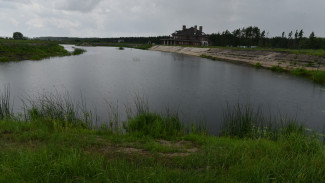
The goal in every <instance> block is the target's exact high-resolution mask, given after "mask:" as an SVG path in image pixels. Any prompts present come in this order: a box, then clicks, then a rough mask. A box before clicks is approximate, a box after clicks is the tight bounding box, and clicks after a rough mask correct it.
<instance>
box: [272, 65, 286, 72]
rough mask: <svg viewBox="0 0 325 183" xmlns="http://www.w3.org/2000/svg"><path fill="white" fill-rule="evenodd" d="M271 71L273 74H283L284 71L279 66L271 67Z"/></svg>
mask: <svg viewBox="0 0 325 183" xmlns="http://www.w3.org/2000/svg"><path fill="white" fill-rule="evenodd" d="M271 71H273V72H284V71H285V70H284V69H283V68H282V67H281V66H279V65H274V66H272V67H271Z"/></svg>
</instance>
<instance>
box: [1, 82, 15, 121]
mask: <svg viewBox="0 0 325 183" xmlns="http://www.w3.org/2000/svg"><path fill="white" fill-rule="evenodd" d="M11 116H12V107H11V106H10V90H9V87H5V89H4V92H1V91H0V120H3V119H5V118H8V117H11Z"/></svg>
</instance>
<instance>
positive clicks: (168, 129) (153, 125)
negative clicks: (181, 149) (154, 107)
mask: <svg viewBox="0 0 325 183" xmlns="http://www.w3.org/2000/svg"><path fill="white" fill-rule="evenodd" d="M124 128H125V129H126V131H127V132H128V133H130V134H133V135H136V136H150V137H153V138H163V139H172V138H175V137H177V136H179V135H181V134H183V129H184V127H183V125H182V124H181V122H180V120H179V118H178V116H177V115H172V116H167V117H163V116H161V115H159V114H156V113H149V112H148V113H143V114H139V115H137V116H136V117H134V118H132V119H130V120H129V121H128V123H127V124H126V125H124Z"/></svg>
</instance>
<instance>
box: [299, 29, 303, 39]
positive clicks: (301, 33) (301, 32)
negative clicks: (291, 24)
mask: <svg viewBox="0 0 325 183" xmlns="http://www.w3.org/2000/svg"><path fill="white" fill-rule="evenodd" d="M298 36H299V39H302V37H303V36H304V31H303V30H302V29H301V30H300V32H299V35H298Z"/></svg>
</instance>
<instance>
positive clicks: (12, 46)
mask: <svg viewBox="0 0 325 183" xmlns="http://www.w3.org/2000/svg"><path fill="white" fill-rule="evenodd" d="M0 53H1V57H0V62H1V61H2V62H6V61H19V60H41V59H44V58H49V57H53V56H68V55H70V53H69V52H68V51H67V50H65V49H64V48H63V47H62V46H60V45H58V44H57V43H53V42H49V41H35V40H33V41H31V40H0Z"/></svg>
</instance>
